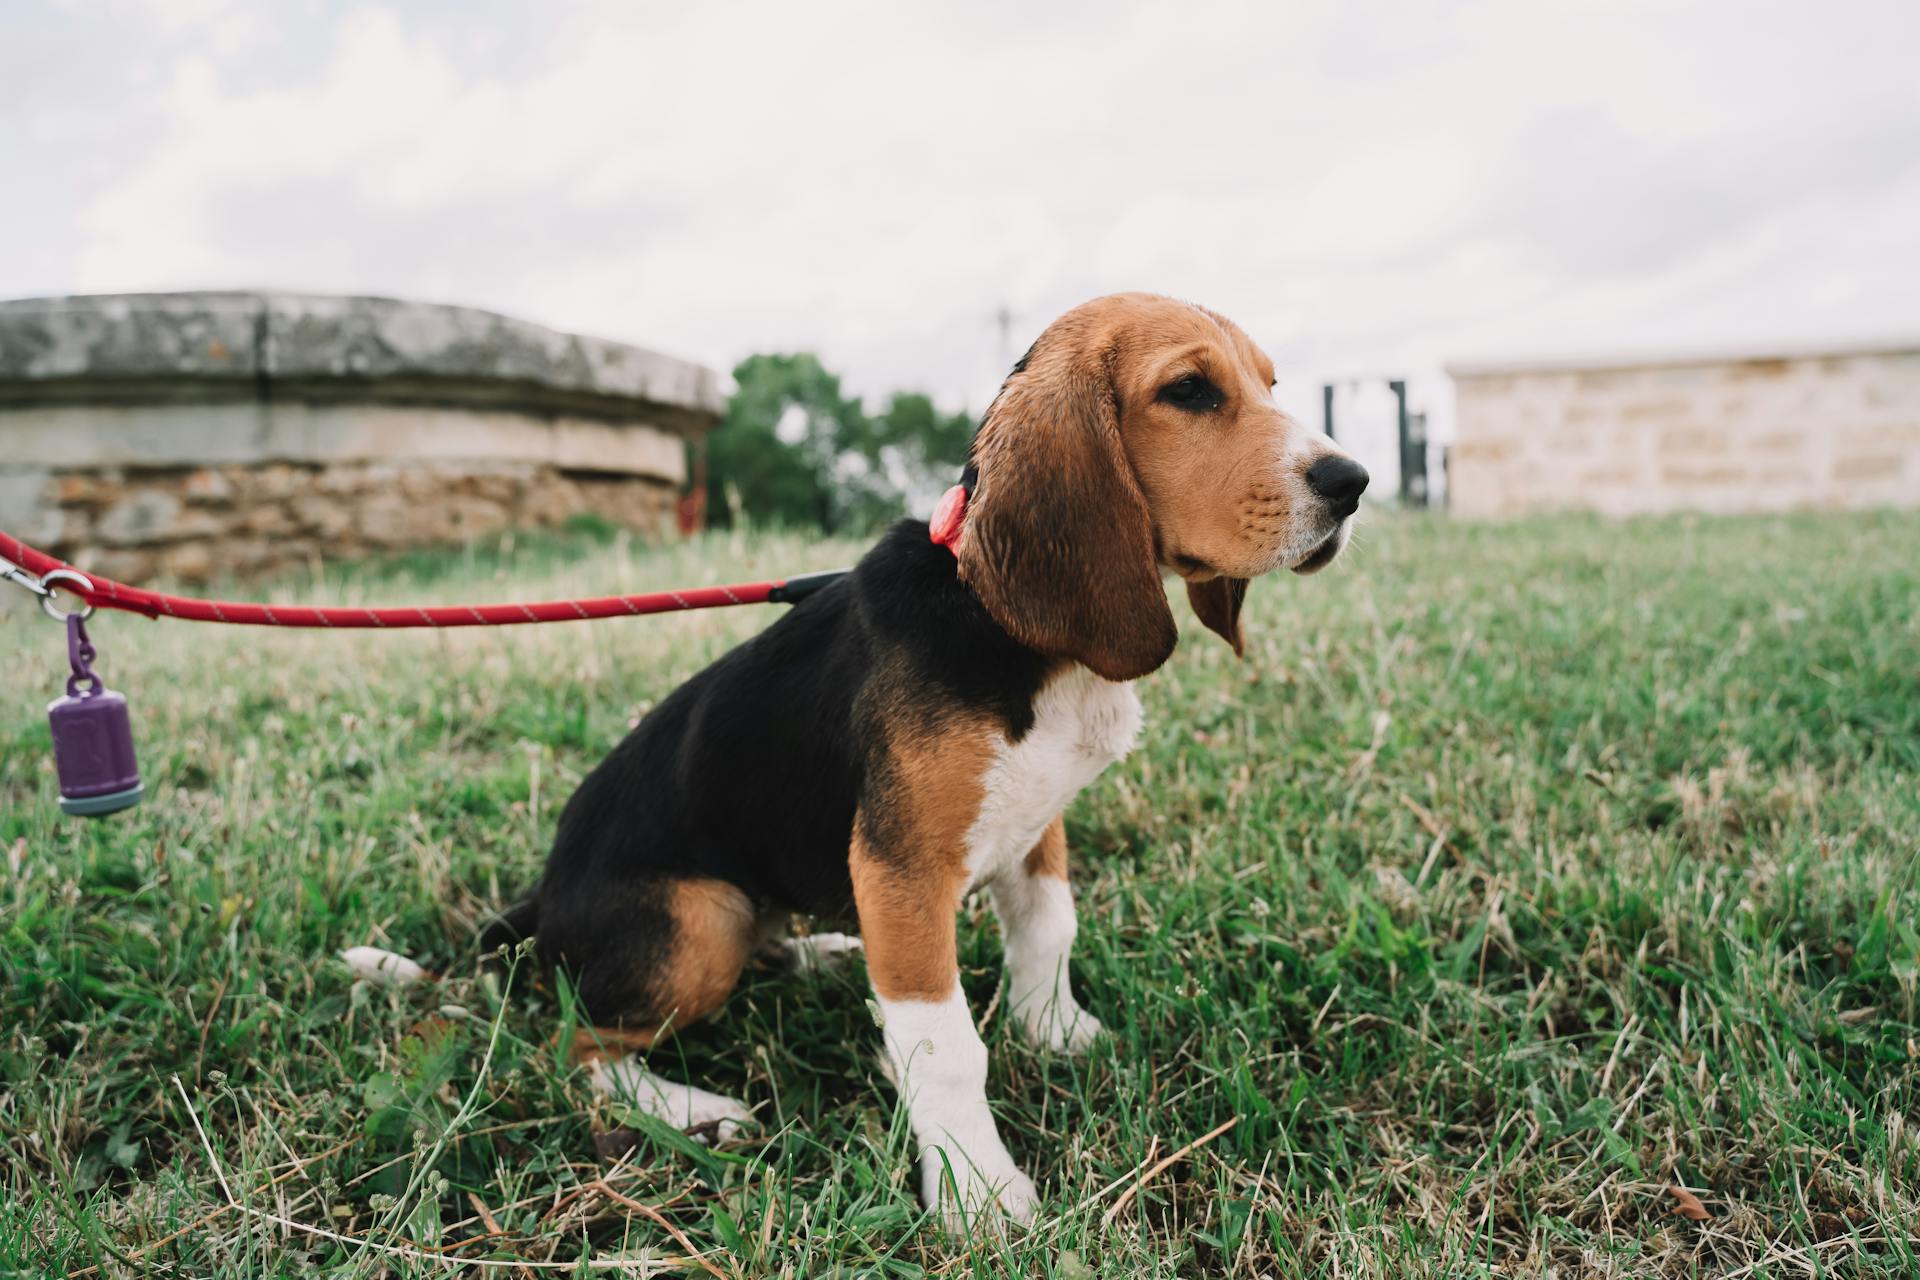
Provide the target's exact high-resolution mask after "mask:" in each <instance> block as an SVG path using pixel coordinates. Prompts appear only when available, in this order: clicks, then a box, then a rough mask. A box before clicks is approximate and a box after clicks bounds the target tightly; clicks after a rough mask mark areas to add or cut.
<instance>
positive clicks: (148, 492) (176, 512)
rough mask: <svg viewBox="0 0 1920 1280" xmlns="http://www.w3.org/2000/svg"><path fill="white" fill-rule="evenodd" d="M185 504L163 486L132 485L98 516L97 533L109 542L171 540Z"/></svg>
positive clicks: (121, 544) (131, 543) (132, 543)
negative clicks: (127, 492)
mask: <svg viewBox="0 0 1920 1280" xmlns="http://www.w3.org/2000/svg"><path fill="white" fill-rule="evenodd" d="M183 510H184V508H183V506H182V504H181V502H180V499H179V498H177V497H175V496H174V495H173V494H171V493H168V492H167V491H166V490H164V489H135V490H134V491H133V492H131V493H129V494H128V495H127V496H126V497H124V498H122V499H120V500H119V501H118V502H116V503H114V504H113V505H112V506H111V507H108V508H107V509H106V511H105V512H103V513H102V514H101V516H100V523H99V525H98V526H97V533H98V536H99V538H100V540H101V541H102V542H105V543H107V544H108V545H110V546H116V547H129V546H138V545H140V544H142V543H158V542H169V541H172V540H173V538H174V536H175V529H176V528H177V526H178V523H179V520H180V518H181V514H182V512H183Z"/></svg>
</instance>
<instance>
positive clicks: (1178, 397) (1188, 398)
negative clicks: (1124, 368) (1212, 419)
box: [1156, 373, 1226, 413]
mask: <svg viewBox="0 0 1920 1280" xmlns="http://www.w3.org/2000/svg"><path fill="white" fill-rule="evenodd" d="M1156 398H1157V399H1158V400H1159V401H1160V403H1162V404H1170V405H1172V406H1173V407H1174V408H1176V409H1184V410H1185V411H1186V412H1188V413H1207V412H1210V411H1211V410H1214V409H1218V408H1219V407H1220V405H1221V403H1222V402H1223V401H1224V400H1225V399H1226V397H1225V396H1223V395H1221V394H1220V388H1218V387H1216V386H1214V385H1213V384H1212V383H1211V382H1208V381H1207V380H1206V379H1205V378H1203V377H1201V376H1200V375H1199V374H1197V373H1190V374H1188V375H1187V376H1186V377H1184V378H1182V379H1180V380H1179V381H1178V382H1169V383H1168V384H1167V385H1166V386H1164V387H1162V388H1160V394H1159V396H1158V397H1156Z"/></svg>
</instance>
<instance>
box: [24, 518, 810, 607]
mask: <svg viewBox="0 0 1920 1280" xmlns="http://www.w3.org/2000/svg"><path fill="white" fill-rule="evenodd" d="M0 559H4V560H7V561H11V562H13V564H15V565H18V566H20V568H21V569H23V570H25V571H26V572H25V575H24V576H23V575H22V574H20V573H18V572H11V573H10V572H7V571H6V570H7V566H6V565H5V564H0V576H3V577H6V578H9V579H11V580H12V581H14V582H17V583H19V584H20V585H21V586H24V587H26V588H27V589H28V590H30V591H32V592H34V594H36V595H38V596H39V597H40V598H41V602H42V605H43V606H44V607H46V608H47V609H48V611H49V612H52V611H53V609H52V606H51V605H50V604H49V603H48V602H49V601H50V600H51V599H52V594H53V589H54V588H56V587H58V588H59V589H62V590H66V591H71V592H72V593H73V594H74V595H77V596H79V597H80V598H81V599H82V600H85V601H86V602H87V604H89V605H91V606H93V607H95V608H100V609H121V610H125V611H126V612H128V613H142V614H145V615H146V616H147V617H149V618H162V617H165V618H180V619H182V620H185V621H188V622H231V623H243V624H247V625H251V626H267V627H385V628H395V627H501V626H513V625H516V624H519V623H526V622H579V621H582V620H585V619H589V618H626V617H638V616H640V615H642V614H649V613H675V612H678V611H680V610H682V609H712V608H717V607H719V606H722V605H730V604H763V603H786V604H791V603H793V602H795V601H797V600H799V599H801V598H802V597H805V596H808V595H811V594H813V593H814V592H815V591H818V590H820V588H822V587H824V586H827V585H828V584H829V583H832V582H834V581H836V580H837V579H839V578H840V577H841V576H843V575H844V574H845V573H846V570H844V569H835V570H831V571H829V572H826V573H806V574H800V575H798V576H797V577H792V578H784V579H779V580H776V581H773V582H747V583H739V584H736V585H732V586H725V587H688V588H686V589H685V590H682V591H653V592H647V593H645V594H642V595H630V596H594V597H592V598H590V599H585V600H542V601H537V602H534V603H529V604H451V605H430V606H427V607H420V606H417V605H415V606H406V607H401V608H386V609H365V608H332V609H321V608H315V607H313V606H311V605H267V604H252V603H242V602H236V601H230V600H202V599H199V598H197V597H194V596H172V595H166V594H164V593H162V592H158V591H146V590H143V589H141V588H139V587H130V586H128V585H127V584H126V583H124V582H115V581H113V579H111V578H103V577H101V576H100V575H98V574H92V573H82V572H81V571H80V570H78V569H76V568H74V567H73V566H72V565H70V564H68V563H66V562H65V561H64V560H60V559H57V558H55V557H53V556H50V555H48V554H47V553H46V552H44V551H37V550H35V549H34V548H32V547H30V546H28V545H27V544H26V543H24V542H22V541H20V540H19V539H18V538H16V537H14V536H13V535H12V534H9V533H6V532H4V531H0Z"/></svg>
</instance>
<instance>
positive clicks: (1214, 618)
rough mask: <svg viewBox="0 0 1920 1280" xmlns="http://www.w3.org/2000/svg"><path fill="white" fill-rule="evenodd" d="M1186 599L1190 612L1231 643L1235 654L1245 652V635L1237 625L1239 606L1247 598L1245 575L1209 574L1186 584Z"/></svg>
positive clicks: (1242, 655) (1240, 655)
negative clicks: (1227, 576) (1236, 576)
mask: <svg viewBox="0 0 1920 1280" xmlns="http://www.w3.org/2000/svg"><path fill="white" fill-rule="evenodd" d="M1187 602H1188V603H1189V604H1191V605H1192V606H1193V612H1194V616H1195V617H1197V618H1199V619H1200V621H1202V622H1204V623H1206V624H1207V629H1208V630H1209V631H1213V632H1216V633H1218V634H1219V636H1220V638H1221V639H1222V640H1225V641H1226V642H1227V643H1228V644H1230V645H1232V646H1233V652H1234V655H1235V656H1236V657H1241V658H1244V657H1246V656H1247V637H1246V634H1245V633H1244V632H1242V631H1241V629H1240V606H1241V605H1243V604H1245V603H1246V602H1247V580H1246V579H1245V578H1225V577H1221V578H1212V579H1209V580H1208V581H1206V582H1189V583H1188V584H1187Z"/></svg>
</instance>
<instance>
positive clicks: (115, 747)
mask: <svg viewBox="0 0 1920 1280" xmlns="http://www.w3.org/2000/svg"><path fill="white" fill-rule="evenodd" d="M93 657H94V648H93V643H92V642H91V641H90V640H88V638H87V628H86V624H85V623H83V622H82V621H81V620H80V615H79V614H68V615H67V661H68V663H69V665H70V666H72V668H73V674H72V675H71V676H69V677H67V694H66V696H65V697H64V698H55V699H54V700H53V701H52V702H50V703H48V704H47V722H48V724H49V725H51V726H52V729H53V765H54V770H55V771H56V772H57V773H58V774H59V775H60V807H61V809H63V810H65V811H66V812H67V813H71V814H77V815H80V816H83V817H89V818H97V817H101V816H103V815H105V814H109V813H118V812H119V811H120V810H122V809H130V808H132V807H133V806H134V805H136V804H139V803H140V797H141V795H142V793H143V788H142V787H141V785H140V766H139V764H138V763H137V762H135V760H134V756H133V725H132V723H131V721H129V720H128V718H127V700H126V698H125V697H124V696H123V695H121V694H118V693H115V692H114V691H113V690H111V689H109V688H107V686H106V684H105V683H104V682H103V681H102V680H101V679H100V677H99V676H97V675H95V674H94V672H93V667H92V665H91V663H92V662H93Z"/></svg>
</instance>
